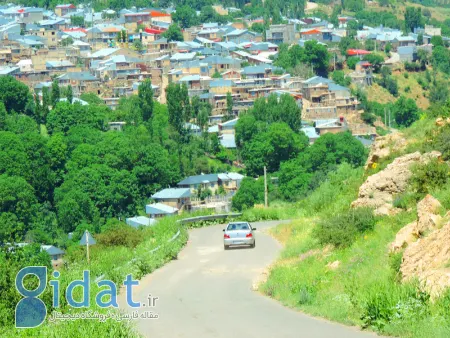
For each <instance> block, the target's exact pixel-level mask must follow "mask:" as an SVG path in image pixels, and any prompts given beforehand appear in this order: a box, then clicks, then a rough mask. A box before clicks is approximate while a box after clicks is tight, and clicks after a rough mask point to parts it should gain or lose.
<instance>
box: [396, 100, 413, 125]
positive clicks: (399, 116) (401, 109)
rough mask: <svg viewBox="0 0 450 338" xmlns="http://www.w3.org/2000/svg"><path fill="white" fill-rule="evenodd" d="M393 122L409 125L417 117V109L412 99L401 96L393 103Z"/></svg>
mask: <svg viewBox="0 0 450 338" xmlns="http://www.w3.org/2000/svg"><path fill="white" fill-rule="evenodd" d="M393 110H394V116H395V122H396V123H397V124H398V125H399V126H403V127H409V126H410V125H411V124H412V123H413V122H414V121H416V120H417V119H418V118H419V109H418V108H417V105H416V102H415V101H414V100H413V99H406V98H405V97H404V96H401V97H400V98H399V99H398V100H397V101H396V102H395V104H394V109H393Z"/></svg>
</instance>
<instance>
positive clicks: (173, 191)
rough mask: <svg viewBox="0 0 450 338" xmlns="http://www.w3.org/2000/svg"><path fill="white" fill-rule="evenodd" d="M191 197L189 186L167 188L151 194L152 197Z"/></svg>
mask: <svg viewBox="0 0 450 338" xmlns="http://www.w3.org/2000/svg"><path fill="white" fill-rule="evenodd" d="M186 197H191V190H190V189H189V188H167V189H164V190H161V191H158V192H157V193H156V194H154V195H153V196H152V198H153V199H156V200H158V199H178V198H186Z"/></svg>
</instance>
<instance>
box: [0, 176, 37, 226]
mask: <svg viewBox="0 0 450 338" xmlns="http://www.w3.org/2000/svg"><path fill="white" fill-rule="evenodd" d="M36 205H37V200H36V196H35V195H34V189H33V187H32V186H31V185H29V184H28V183H27V181H25V179H23V178H22V177H17V176H8V175H0V214H2V213H10V214H14V215H15V216H16V217H17V220H18V221H19V222H22V223H24V224H25V225H26V226H28V225H29V224H30V222H31V220H32V218H33V215H34V213H35V211H36V210H35V207H36ZM23 234H24V233H23Z"/></svg>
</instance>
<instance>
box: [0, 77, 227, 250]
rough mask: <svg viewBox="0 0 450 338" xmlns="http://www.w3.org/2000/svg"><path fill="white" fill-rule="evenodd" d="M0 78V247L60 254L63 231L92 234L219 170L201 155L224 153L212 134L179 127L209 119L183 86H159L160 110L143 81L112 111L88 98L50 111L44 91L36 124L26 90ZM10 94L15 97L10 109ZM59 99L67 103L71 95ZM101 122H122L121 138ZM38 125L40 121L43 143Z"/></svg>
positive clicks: (204, 108) (221, 168)
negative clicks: (85, 229)
mask: <svg viewBox="0 0 450 338" xmlns="http://www.w3.org/2000/svg"><path fill="white" fill-rule="evenodd" d="M4 79H5V81H3V82H2V83H1V85H3V86H4V90H3V92H2V95H3V96H2V97H3V98H4V99H3V101H0V185H1V187H0V215H1V221H2V224H3V226H2V230H1V231H0V243H3V242H5V241H11V240H17V241H23V240H25V239H26V240H27V241H31V242H39V243H45V244H58V245H62V246H64V243H65V241H66V240H67V236H66V235H64V232H69V231H74V230H76V229H77V226H79V225H80V224H89V226H92V227H93V229H94V230H95V229H97V230H98V229H100V227H101V226H102V224H104V223H105V222H106V220H107V219H109V218H117V217H120V218H122V219H123V218H124V217H128V216H133V215H136V214H137V213H138V210H140V209H142V206H143V205H144V204H145V202H146V201H147V200H148V198H149V196H151V195H152V194H153V193H155V192H156V191H158V190H160V189H161V188H163V187H167V186H172V185H174V184H175V183H176V182H178V181H179V180H180V179H181V178H182V177H185V176H188V175H194V174H199V173H201V172H204V173H210V172H217V171H226V170H228V169H227V168H228V167H229V166H228V165H227V164H223V165H222V164H220V162H219V163H218V164H215V165H213V164H211V163H210V161H208V159H207V157H206V156H205V153H211V154H219V153H221V152H222V151H223V149H222V147H221V146H220V143H219V141H218V138H217V135H214V134H213V135H212V136H209V135H208V134H206V133H205V135H204V137H201V138H194V137H191V136H190V135H189V132H188V131H187V130H186V129H185V128H184V123H185V122H188V121H192V120H193V119H194V120H196V121H198V123H199V125H202V129H203V130H204V129H205V126H206V125H207V121H208V117H209V115H210V113H211V107H210V106H209V105H208V104H204V103H201V102H199V101H198V98H197V99H193V100H192V102H190V101H189V97H188V95H187V88H186V87H185V86H175V87H170V88H168V96H167V100H168V106H166V105H162V104H160V103H158V102H154V101H153V91H152V89H151V83H150V82H149V81H144V82H142V83H141V85H140V86H139V89H138V95H133V96H131V97H129V98H122V99H121V101H120V104H119V106H118V108H117V109H116V110H115V111H111V110H110V109H109V108H108V107H107V106H105V105H103V104H102V101H101V100H99V99H98V97H97V96H96V95H93V94H83V95H82V97H81V98H82V99H84V100H85V101H87V102H88V103H89V104H88V105H85V106H83V105H81V104H79V103H77V102H76V103H74V104H71V103H69V102H68V101H66V102H61V101H59V100H58V102H57V103H56V105H55V106H54V107H53V109H50V108H51V104H50V102H51V99H50V97H51V94H50V93H48V98H47V99H45V95H43V96H44V98H43V100H48V101H47V102H45V103H43V102H40V101H39V100H36V102H38V103H39V107H40V108H39V109H40V110H43V107H44V106H46V107H47V109H48V110H49V112H48V115H47V116H46V118H45V119H44V120H42V119H41V116H38V115H35V114H30V115H25V114H24V113H27V112H29V111H28V110H27V106H29V105H30V103H29V102H30V101H31V102H33V100H32V99H31V95H29V92H25V90H22V89H23V87H22V85H21V84H20V83H19V82H18V81H16V80H14V79H12V78H4ZM54 88H56V86H54ZM13 91H16V96H20V98H19V99H17V97H16V99H15V100H14V101H13V100H12V99H10V98H12V97H13V94H12V92H13ZM58 91H60V93H63V95H65V96H66V97H67V96H69V97H70V95H71V94H70V89H65V88H61V89H60V88H59V86H58ZM10 100H11V101H10ZM4 102H5V103H8V104H10V106H9V107H10V108H9V109H8V108H7V107H6V105H5V103H4ZM12 107H15V108H12ZM49 107H50V108H49ZM109 121H124V122H126V123H127V124H126V126H125V129H124V130H123V131H122V132H118V131H109V130H108V122H109ZM38 123H45V125H46V128H44V129H46V130H47V131H48V135H47V132H44V133H42V134H41V128H39V125H38ZM230 156H231V155H230Z"/></svg>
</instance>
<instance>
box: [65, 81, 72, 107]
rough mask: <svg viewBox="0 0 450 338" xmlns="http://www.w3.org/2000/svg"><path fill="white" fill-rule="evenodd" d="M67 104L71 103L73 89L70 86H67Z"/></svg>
mask: <svg viewBox="0 0 450 338" xmlns="http://www.w3.org/2000/svg"><path fill="white" fill-rule="evenodd" d="M66 93H67V94H66V95H67V102H69V103H73V89H72V86H71V85H68V86H67V92H66Z"/></svg>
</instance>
